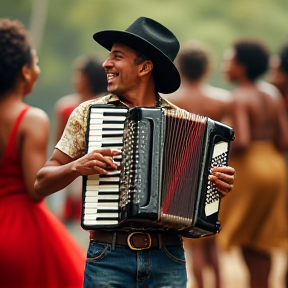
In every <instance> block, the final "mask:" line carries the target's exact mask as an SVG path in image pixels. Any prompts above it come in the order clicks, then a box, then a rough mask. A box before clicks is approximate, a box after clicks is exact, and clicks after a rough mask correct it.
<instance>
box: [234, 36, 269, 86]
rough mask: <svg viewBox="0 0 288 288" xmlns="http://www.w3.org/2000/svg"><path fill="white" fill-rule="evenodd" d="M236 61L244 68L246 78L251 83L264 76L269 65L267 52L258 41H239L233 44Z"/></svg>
mask: <svg viewBox="0 0 288 288" xmlns="http://www.w3.org/2000/svg"><path fill="white" fill-rule="evenodd" d="M233 48H234V50H235V58H236V61H237V62H238V63H240V64H243V65H244V66H245V67H246V76H247V77H248V79H250V80H251V81H254V80H256V79H257V78H258V77H260V76H261V75H262V74H264V73H265V72H266V71H267V69H268V65H269V51H268V49H267V47H266V46H265V45H264V44H263V43H262V42H260V41H258V40H254V39H241V40H238V41H236V42H235V43H234V45H233Z"/></svg>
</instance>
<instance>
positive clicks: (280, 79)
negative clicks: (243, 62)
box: [268, 42, 288, 288]
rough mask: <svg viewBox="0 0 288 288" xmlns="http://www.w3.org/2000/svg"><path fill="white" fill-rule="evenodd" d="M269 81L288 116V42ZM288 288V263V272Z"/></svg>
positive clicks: (273, 60) (272, 67)
mask: <svg viewBox="0 0 288 288" xmlns="http://www.w3.org/2000/svg"><path fill="white" fill-rule="evenodd" d="M268 79H269V81H270V82H271V83H272V84H274V85H275V86H276V87H277V88H278V89H279V91H280V93H281V95H282V96H283V98H284V101H285V108H286V113H287V115H288V42H287V43H285V44H283V45H282V46H281V47H280V48H279V51H278V55H274V56H272V57H271V62H270V74H269V77H268ZM285 157H286V165H287V167H288V152H286V154H285ZM287 194H288V190H287ZM287 209H288V202H287ZM287 237H288V236H287ZM286 288H288V263H287V271H286Z"/></svg>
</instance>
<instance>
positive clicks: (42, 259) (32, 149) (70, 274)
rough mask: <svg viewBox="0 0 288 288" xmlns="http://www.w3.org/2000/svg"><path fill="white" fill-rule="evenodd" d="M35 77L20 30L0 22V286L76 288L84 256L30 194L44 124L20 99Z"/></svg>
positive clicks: (42, 149) (33, 59) (40, 161)
mask: <svg viewBox="0 0 288 288" xmlns="http://www.w3.org/2000/svg"><path fill="white" fill-rule="evenodd" d="M39 73H40V69H39V67H38V58H37V55H36V52H35V51H34V50H33V49H32V48H31V45H30V42H29V39H28V35H27V32H26V30H25V28H24V27H23V25H22V24H21V23H20V22H19V21H12V20H10V19H0V286H1V288H6V287H7V288H8V287H9V288H14V287H15V288H16V287H17V288H80V287H82V282H83V271H84V265H85V254H84V252H83V251H82V249H81V248H80V247H79V246H78V245H77V244H76V242H75V240H74V239H73V238H72V237H71V235H70V234H69V232H68V230H66V228H65V226H64V225H63V224H62V223H61V222H59V220H57V218H56V217H55V216H54V215H53V214H52V213H51V212H50V211H49V210H48V208H47V207H46V205H45V202H44V198H41V197H39V196H37V195H36V193H35V191H34V181H35V178H36V174H37V172H38V170H39V169H40V168H41V167H42V166H43V165H44V164H45V162H46V148H47V142H48V134H49V119H48V117H47V115H46V113H45V112H44V111H42V110H41V109H38V108H35V107H30V106H28V105H26V104H25V103H24V102H23V98H24V97H25V95H28V94H29V93H30V92H31V91H32V90H33V86H34V84H35V82H36V80H37V78H38V76H39Z"/></svg>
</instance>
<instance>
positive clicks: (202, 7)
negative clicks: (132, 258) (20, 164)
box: [0, 0, 288, 127]
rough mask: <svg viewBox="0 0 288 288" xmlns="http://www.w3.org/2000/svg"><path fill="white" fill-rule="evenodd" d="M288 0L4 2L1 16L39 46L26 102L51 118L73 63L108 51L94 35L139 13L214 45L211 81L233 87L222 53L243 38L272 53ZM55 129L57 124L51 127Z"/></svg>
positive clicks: (67, 89) (283, 37)
mask: <svg viewBox="0 0 288 288" xmlns="http://www.w3.org/2000/svg"><path fill="white" fill-rule="evenodd" d="M287 11H288V1H287V0H274V1H270V0H253V1H250V0H233V1H231V0H217V1H215V0H201V1H200V0H193V1H191V0H181V2H180V1H179V2H178V1H175V0H145V1H139V0H138V1H137V0H122V1H116V0H0V17H9V18H14V19H19V20H21V21H22V22H23V23H24V25H25V26H26V27H27V28H28V29H29V28H30V31H31V34H32V35H33V38H34V39H33V40H34V43H35V46H36V47H37V49H38V54H39V58H40V67H41V70H42V73H41V76H40V79H39V81H38V83H37V85H36V87H35V89H34V92H33V93H32V95H31V96H29V97H28V98H27V100H26V101H27V102H29V104H31V105H35V106H39V107H41V108H42V109H44V110H45V111H46V112H47V113H48V115H50V117H51V120H52V122H53V105H54V103H55V102H56V101H57V100H58V99H59V98H60V97H61V96H63V95H65V94H69V93H71V92H72V85H71V83H70V79H71V76H72V73H73V69H72V62H73V61H74V59H75V58H76V57H77V56H79V55H81V54H86V53H91V52H93V53H99V54H100V55H101V56H106V55H107V51H106V50H105V49H104V48H102V47H101V46H99V45H97V44H96V42H94V40H93V38H92V35H93V33H95V32H96V31H98V30H102V29H126V28H127V26H128V25H130V23H132V21H134V20H135V19H136V18H137V17H139V16H147V17H151V18H155V19H157V20H158V21H159V22H162V23H163V24H164V25H166V26H167V27H169V28H170V29H171V30H172V31H173V32H174V33H175V35H177V37H178V38H179V40H180V42H181V43H183V42H185V41H187V40H189V39H192V38H193V39H198V40H200V41H202V42H204V43H207V44H208V45H209V46H210V47H212V48H213V49H214V54H215V57H216V58H215V70H214V71H215V73H214V75H213V76H212V79H211V83H212V84H214V85H216V86H219V87H225V88H229V86H228V84H227V83H226V82H225V81H224V80H223V77H222V74H221V72H220V64H221V60H222V55H223V52H224V51H225V49H226V48H227V47H230V44H231V42H233V41H234V40H235V39H237V38H239V37H243V36H249V37H257V38H259V39H261V40H263V41H264V42H265V43H266V44H267V46H268V47H269V48H270V49H271V51H276V49H277V48H278V47H279V45H280V44H281V43H283V42H285V41H287V34H288V33H287V32H288V31H287V30H288V28H287V27H288V26H287ZM52 127H53V125H52Z"/></svg>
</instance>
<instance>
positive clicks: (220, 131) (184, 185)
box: [81, 105, 234, 238]
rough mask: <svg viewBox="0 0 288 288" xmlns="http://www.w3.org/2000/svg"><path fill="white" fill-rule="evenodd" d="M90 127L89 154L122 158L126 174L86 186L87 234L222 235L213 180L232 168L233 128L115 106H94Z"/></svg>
mask: <svg viewBox="0 0 288 288" xmlns="http://www.w3.org/2000/svg"><path fill="white" fill-rule="evenodd" d="M87 121H88V125H87V127H88V129H87V133H86V148H87V149H86V150H87V153H88V152H90V151H92V150H93V149H99V148H103V147H109V148H116V149H121V150H122V155H120V157H119V158H118V159H117V161H119V162H120V163H121V170H120V171H117V172H111V173H110V175H108V176H107V175H92V176H88V177H86V176H85V177H84V178H83V180H84V181H83V201H82V203H83V205H82V206H83V209H82V218H81V225H82V227H83V228H84V229H87V230H93V229H101V228H102V229H103V228H123V227H125V228H126V229H127V228H128V229H133V228H137V227H141V226H143V225H144V227H146V228H148V229H149V228H150V229H158V230H159V229H163V230H167V229H170V230H177V231H179V233H180V234H182V235H183V236H185V237H191V238H192V237H193V238H197V237H201V236H206V235H211V234H215V233H217V232H219V230H220V223H219V221H218V212H219V208H220V196H219V193H218V192H217V190H216V188H215V187H214V185H212V184H211V182H210V181H209V179H208V176H209V174H210V169H211V167H213V166H219V165H227V163H228V154H229V149H230V142H231V141H233V140H234V132H233V130H232V129H231V128H230V127H228V126H226V125H224V124H222V123H219V122H216V121H213V120H211V119H209V118H207V117H203V116H199V115H196V114H193V113H189V112H187V111H185V110H181V109H179V110H174V109H171V110H169V109H164V108H144V107H135V108H131V109H128V108H126V107H115V106H108V105H105V106H103V105H92V106H91V107H90V109H89V113H88V120H87Z"/></svg>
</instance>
